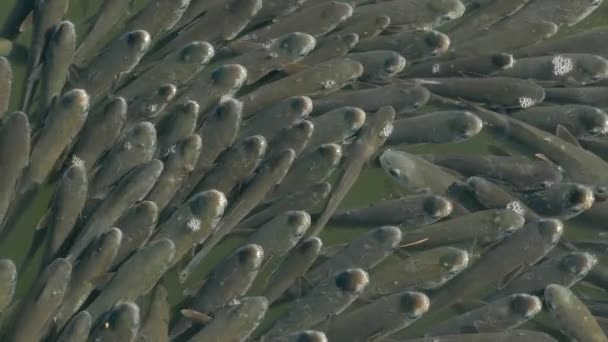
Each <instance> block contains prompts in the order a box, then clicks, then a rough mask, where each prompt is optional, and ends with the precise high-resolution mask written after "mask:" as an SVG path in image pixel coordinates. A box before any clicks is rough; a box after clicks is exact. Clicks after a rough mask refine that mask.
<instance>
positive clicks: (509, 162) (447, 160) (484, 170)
mask: <svg viewBox="0 0 608 342" xmlns="http://www.w3.org/2000/svg"><path fill="white" fill-rule="evenodd" d="M421 157H422V158H424V159H425V160H428V161H430V162H432V163H434V164H436V165H439V166H442V167H446V168H449V169H453V170H455V171H457V172H459V173H461V174H463V175H465V176H470V177H475V176H480V177H483V178H486V179H488V180H490V181H493V182H497V183H498V184H500V185H506V186H507V187H508V188H512V189H514V190H517V191H537V190H542V189H546V188H548V187H550V186H552V185H553V184H559V183H560V182H561V181H562V172H561V171H560V170H559V168H558V167H556V166H555V165H553V164H552V163H548V162H547V161H545V160H542V159H531V158H529V157H524V156H496V155H464V154H460V155H459V154H450V155H440V154H433V155H430V154H425V155H421ZM472 186H475V184H472Z"/></svg>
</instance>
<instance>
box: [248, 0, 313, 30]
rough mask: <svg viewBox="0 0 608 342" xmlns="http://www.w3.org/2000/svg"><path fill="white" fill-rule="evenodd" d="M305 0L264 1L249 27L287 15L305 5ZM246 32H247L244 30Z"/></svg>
mask: <svg viewBox="0 0 608 342" xmlns="http://www.w3.org/2000/svg"><path fill="white" fill-rule="evenodd" d="M306 2H310V1H307V0H287V1H285V0H266V1H264V6H262V9H261V10H260V11H259V12H258V13H257V14H256V15H255V16H254V17H253V19H251V22H250V23H249V26H248V27H247V28H250V27H255V26H258V25H260V24H262V23H266V22H269V21H271V20H273V19H275V18H279V17H284V16H286V15H289V14H291V13H293V12H294V11H296V10H297V9H299V8H300V7H302V5H305V4H306ZM246 31H247V30H246Z"/></svg>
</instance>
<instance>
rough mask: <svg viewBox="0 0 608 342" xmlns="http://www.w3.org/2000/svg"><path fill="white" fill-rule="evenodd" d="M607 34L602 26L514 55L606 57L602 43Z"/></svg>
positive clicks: (607, 30)
mask: <svg viewBox="0 0 608 342" xmlns="http://www.w3.org/2000/svg"><path fill="white" fill-rule="evenodd" d="M606 34H608V28H607V27H606V26H600V27H596V28H592V29H590V30H584V31H582V32H578V33H575V34H570V35H567V36H564V37H559V38H553V39H549V40H547V41H543V42H541V43H539V44H536V45H530V46H526V47H522V48H520V49H517V50H515V51H514V52H513V54H514V55H515V56H516V57H533V56H546V55H552V54H557V53H588V54H593V55H600V56H602V55H606V48H605V46H602V45H601V44H600V43H601V42H602V41H603V40H604V39H605V35H606Z"/></svg>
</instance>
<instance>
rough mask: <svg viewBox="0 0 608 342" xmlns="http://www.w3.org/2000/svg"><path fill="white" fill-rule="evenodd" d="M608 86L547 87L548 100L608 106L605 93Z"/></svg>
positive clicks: (559, 102) (561, 102)
mask: <svg viewBox="0 0 608 342" xmlns="http://www.w3.org/2000/svg"><path fill="white" fill-rule="evenodd" d="M607 90H608V87H605V86H590V87H569V88H547V89H546V90H545V93H546V95H547V96H546V100H547V102H551V103H558V104H581V105H589V106H594V107H601V108H606V107H608V102H607V101H606V100H605V97H604V94H606V91H607Z"/></svg>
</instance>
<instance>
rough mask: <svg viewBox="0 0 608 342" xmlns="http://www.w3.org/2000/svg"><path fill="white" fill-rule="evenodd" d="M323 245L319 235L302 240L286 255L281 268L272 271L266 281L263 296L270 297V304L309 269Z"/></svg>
mask: <svg viewBox="0 0 608 342" xmlns="http://www.w3.org/2000/svg"><path fill="white" fill-rule="evenodd" d="M322 247H323V242H321V239H319V238H317V237H311V238H307V239H305V240H303V241H300V242H299V243H298V245H296V246H295V247H294V248H292V249H291V251H290V252H289V253H288V254H287V255H286V257H285V259H283V262H281V264H280V265H279V268H277V270H275V271H274V272H273V273H272V275H271V277H270V279H268V281H267V282H266V287H265V288H264V290H263V291H262V296H264V297H266V298H268V302H269V303H270V304H272V303H273V302H275V301H276V300H277V299H279V298H280V297H281V295H283V294H284V293H285V292H286V291H287V290H288V289H289V288H290V287H291V286H292V285H293V284H294V283H295V282H296V281H297V280H298V279H299V278H300V277H301V276H303V275H304V273H306V271H308V269H309V268H310V266H312V264H313V263H314V262H315V260H316V259H317V257H318V256H319V254H320V253H321V248H322Z"/></svg>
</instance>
